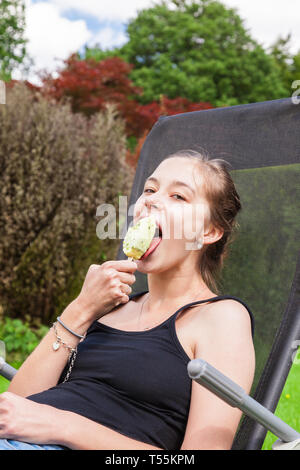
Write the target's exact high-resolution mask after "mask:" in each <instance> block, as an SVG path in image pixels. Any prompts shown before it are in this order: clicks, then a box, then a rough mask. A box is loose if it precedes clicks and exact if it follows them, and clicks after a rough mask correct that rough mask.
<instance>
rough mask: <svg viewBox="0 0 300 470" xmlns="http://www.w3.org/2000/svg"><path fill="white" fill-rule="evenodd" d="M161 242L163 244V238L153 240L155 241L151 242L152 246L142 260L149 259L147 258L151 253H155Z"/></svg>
mask: <svg viewBox="0 0 300 470" xmlns="http://www.w3.org/2000/svg"><path fill="white" fill-rule="evenodd" d="M160 242H161V238H158V237H157V238H153V240H152V242H151V244H150V246H149V248H148V250H147V251H145V253H144V254H143V256H141V258H140V259H145V258H147V256H149V255H150V253H152V251H154V250H155V248H156V247H158V245H159V244H160Z"/></svg>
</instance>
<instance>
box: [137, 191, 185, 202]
mask: <svg viewBox="0 0 300 470" xmlns="http://www.w3.org/2000/svg"><path fill="white" fill-rule="evenodd" d="M147 191H152V192H154V190H153V189H151V188H147V189H144V193H147ZM173 196H178V197H179V198H180V199H181V200H182V201H186V199H185V198H184V197H183V196H181V195H180V194H173Z"/></svg>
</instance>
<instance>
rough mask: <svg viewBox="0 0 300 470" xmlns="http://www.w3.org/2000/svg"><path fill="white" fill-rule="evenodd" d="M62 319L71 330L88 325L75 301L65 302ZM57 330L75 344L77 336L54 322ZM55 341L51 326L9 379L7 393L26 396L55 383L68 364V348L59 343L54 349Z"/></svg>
mask: <svg viewBox="0 0 300 470" xmlns="http://www.w3.org/2000/svg"><path fill="white" fill-rule="evenodd" d="M61 319H62V321H63V322H64V323H65V324H66V325H68V326H69V327H70V328H71V329H72V330H73V331H76V332H77V333H78V334H81V335H83V334H84V333H85V332H86V330H87V329H88V327H89V326H90V325H89V323H88V322H87V321H86V320H85V319H84V317H83V316H82V310H81V308H80V304H79V303H78V301H77V300H74V301H73V302H71V303H70V304H69V305H68V307H67V308H66V309H65V310H64V312H63V313H62V315H61ZM57 332H58V335H59V336H61V337H62V338H63V339H64V341H65V343H67V344H68V345H70V346H71V347H72V348H75V347H76V346H77V345H78V343H79V339H77V338H76V337H75V336H73V335H72V334H71V333H69V332H68V331H67V330H65V329H64V328H63V327H62V326H61V325H60V324H58V325H57ZM55 341H56V337H55V334H54V331H53V329H52V328H51V329H50V330H49V332H48V333H47V334H46V336H45V337H44V338H43V339H42V341H41V342H40V344H39V345H38V346H37V347H36V348H35V350H34V351H33V352H32V353H31V354H30V356H28V358H27V359H26V361H25V362H24V363H23V364H22V366H21V367H20V369H19V370H18V372H17V374H16V375H15V376H14V378H13V379H12V381H11V383H10V385H9V387H8V391H9V392H12V393H15V394H17V395H20V396H23V397H26V396H28V395H32V394H34V393H39V392H41V391H43V390H47V389H48V388H51V387H54V386H55V385H57V383H58V380H59V377H60V375H61V373H62V371H63V369H64V367H65V365H66V364H67V361H68V356H69V351H68V350H67V349H66V348H65V347H63V346H62V345H61V346H60V347H59V349H58V350H57V351H54V350H53V347H52V345H53V343H54V342H55Z"/></svg>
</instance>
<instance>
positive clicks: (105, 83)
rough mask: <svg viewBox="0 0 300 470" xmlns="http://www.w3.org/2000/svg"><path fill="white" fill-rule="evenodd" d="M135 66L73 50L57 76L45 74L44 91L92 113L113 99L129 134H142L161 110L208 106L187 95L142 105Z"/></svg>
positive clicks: (60, 100) (205, 107)
mask: <svg viewBox="0 0 300 470" xmlns="http://www.w3.org/2000/svg"><path fill="white" fill-rule="evenodd" d="M131 69H132V66H131V65H129V64H128V63H127V62H125V61H124V60H122V59H120V58H119V57H110V58H105V59H103V60H100V61H97V60H95V59H92V58H90V59H85V60H82V59H80V58H79V57H78V56H77V55H76V54H73V55H72V56H71V57H70V58H69V59H67V60H66V61H65V68H64V69H62V70H61V71H60V72H59V75H58V77H57V78H52V77H51V76H49V75H48V76H45V77H44V79H43V87H42V93H43V94H44V95H45V96H47V97H48V98H53V99H54V100H55V101H59V102H65V101H70V103H71V106H72V110H73V112H81V113H83V114H85V115H87V116H92V115H93V114H95V113H96V112H98V111H101V110H103V109H105V107H106V106H107V105H108V104H109V103H114V104H115V105H116V107H117V110H118V112H119V114H120V116H121V117H122V118H123V119H124V120H125V123H126V135H127V137H129V138H130V137H135V138H140V137H142V136H143V135H144V133H145V131H149V130H150V128H151V127H152V126H153V125H154V123H155V122H156V121H157V119H158V118H159V116H161V115H162V114H177V113H182V112H188V111H196V110H201V109H208V108H211V107H212V106H211V105H210V103H204V102H200V103H191V102H190V101H189V100H188V99H186V98H176V99H173V100H171V99H168V98H166V97H164V96H162V95H160V96H159V100H158V101H154V102H152V103H148V104H146V105H141V104H140V103H139V102H138V101H137V97H138V96H141V94H142V93H143V90H142V88H137V87H135V86H133V84H132V81H131V80H130V79H129V74H130V71H131Z"/></svg>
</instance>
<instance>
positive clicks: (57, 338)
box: [52, 322, 77, 355]
mask: <svg viewBox="0 0 300 470" xmlns="http://www.w3.org/2000/svg"><path fill="white" fill-rule="evenodd" d="M52 326H53V330H54V334H55V336H56V341H55V342H54V343H53V344H52V348H53V351H57V350H58V349H59V347H60V345H61V344H62V345H63V346H64V347H65V348H66V349H68V350H69V351H70V355H71V354H72V353H74V352H77V346H76V347H75V348H72V346H69V345H68V344H67V343H65V342H64V341H63V340H62V338H61V337H60V336H58V333H57V329H56V322H55V323H53V325H52Z"/></svg>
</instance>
